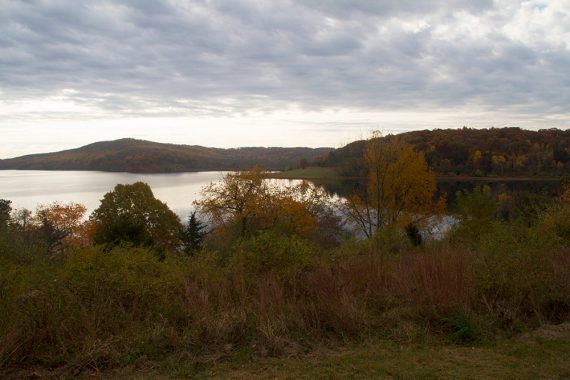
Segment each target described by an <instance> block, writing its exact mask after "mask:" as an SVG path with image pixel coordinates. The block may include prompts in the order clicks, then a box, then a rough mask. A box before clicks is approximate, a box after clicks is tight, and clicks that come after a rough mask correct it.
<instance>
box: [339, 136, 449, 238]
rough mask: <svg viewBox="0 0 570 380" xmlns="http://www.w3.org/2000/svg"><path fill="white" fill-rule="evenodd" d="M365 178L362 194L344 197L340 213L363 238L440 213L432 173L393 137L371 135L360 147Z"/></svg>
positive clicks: (417, 155)
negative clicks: (352, 224) (341, 212)
mask: <svg viewBox="0 0 570 380" xmlns="http://www.w3.org/2000/svg"><path fill="white" fill-rule="evenodd" d="M363 161H364V164H365V166H366V169H367V172H368V177H367V186H366V190H365V191H361V192H360V193H354V194H353V195H352V196H350V197H348V199H347V201H346V202H345V204H344V206H345V207H344V210H345V212H346V214H347V216H348V218H349V220H350V221H351V222H353V223H354V224H355V227H356V228H357V229H359V230H360V231H361V232H362V233H363V234H364V235H365V236H366V237H368V238H369V237H371V236H372V235H374V234H375V233H376V232H377V231H378V230H380V229H381V228H383V227H385V226H389V225H394V224H398V225H400V226H401V227H405V226H408V229H409V230H411V229H412V226H413V225H415V224H417V223H419V222H420V221H421V220H424V219H425V218H426V216H429V215H433V214H434V213H438V212H440V211H442V210H443V208H444V207H445V200H444V199H443V198H440V199H439V200H438V201H434V199H433V198H434V194H435V191H436V180H435V174H434V172H433V171H431V170H430V169H429V167H428V165H427V163H426V160H425V158H424V155H423V153H420V152H416V151H415V150H414V149H413V148H412V147H411V146H410V145H408V144H406V143H404V142H403V141H402V140H400V139H399V138H398V137H396V136H386V137H382V136H381V135H380V134H379V133H374V134H373V135H372V137H371V138H370V139H369V140H368V141H367V142H366V146H365V148H364V157H363Z"/></svg>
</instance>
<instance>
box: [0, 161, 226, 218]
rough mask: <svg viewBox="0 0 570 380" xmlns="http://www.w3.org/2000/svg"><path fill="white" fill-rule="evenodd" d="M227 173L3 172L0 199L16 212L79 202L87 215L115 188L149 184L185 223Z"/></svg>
mask: <svg viewBox="0 0 570 380" xmlns="http://www.w3.org/2000/svg"><path fill="white" fill-rule="evenodd" d="M223 175H224V173H223V172H198V173H175V174H135V173H107V172H90V171H40V170H0V199H8V200H10V201H12V208H13V209H21V208H27V209H29V210H31V211H33V210H35V208H36V206H38V205H39V204H49V203H52V202H54V201H59V202H62V203H68V202H77V203H81V204H83V205H85V206H86V207H87V215H89V214H90V213H91V212H92V211H93V210H94V209H96V208H97V207H98V206H99V203H100V201H101V199H102V198H103V195H105V193H107V192H109V191H112V190H113V188H114V187H115V185H117V184H119V183H122V184H130V183H134V182H137V181H142V182H146V183H148V184H149V185H150V187H151V188H152V191H153V193H154V196H155V197H156V198H158V199H160V200H161V201H163V202H165V203H166V204H167V205H168V207H169V208H170V209H171V210H173V211H174V212H176V213H177V214H178V215H179V216H180V217H181V218H182V219H183V220H184V219H186V217H187V216H188V215H189V214H190V212H191V210H192V201H194V200H195V199H197V198H199V196H200V190H201V189H202V187H204V186H205V185H207V184H209V183H210V182H212V181H217V180H220V179H221V178H222V176H223Z"/></svg>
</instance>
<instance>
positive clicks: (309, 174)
mask: <svg viewBox="0 0 570 380" xmlns="http://www.w3.org/2000/svg"><path fill="white" fill-rule="evenodd" d="M3 171H26V172H32V171H38V172H40V171H42V172H93V173H97V172H98V173H127V174H145V175H154V174H187V173H206V172H232V171H239V169H206V170H191V171H176V172H172V171H168V172H167V171H162V172H160V171H159V172H139V171H137V172H129V171H109V170H76V169H70V170H66V169H0V173H1V172H3ZM267 178H271V179H289V180H330V181H358V180H366V177H347V176H341V175H338V174H337V173H336V170H335V168H321V167H308V168H306V169H293V170H283V171H274V172H270V173H269V174H268V175H267ZM563 178H564V176H528V175H525V176H482V177H477V176H468V175H445V174H437V173H436V180H437V181H438V182H454V181H456V182H473V181H475V182H526V181H528V182H532V181H537V182H538V181H542V182H554V181H561V180H562V179H563Z"/></svg>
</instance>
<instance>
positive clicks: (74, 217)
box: [34, 202, 87, 251]
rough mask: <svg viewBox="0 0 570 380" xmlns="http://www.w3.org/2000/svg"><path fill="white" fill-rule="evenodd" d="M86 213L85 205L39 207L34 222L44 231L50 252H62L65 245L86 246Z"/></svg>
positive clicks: (54, 204) (70, 204)
mask: <svg viewBox="0 0 570 380" xmlns="http://www.w3.org/2000/svg"><path fill="white" fill-rule="evenodd" d="M86 211H87V208H86V207H85V206H84V205H82V204H79V203H73V202H71V203H68V204H62V203H59V202H53V203H51V204H49V205H40V206H38V208H37V209H36V215H35V218H34V222H35V224H36V225H38V226H39V228H40V230H41V231H42V233H43V235H44V238H45V240H46V241H47V243H48V247H49V249H50V251H54V250H62V249H63V247H64V245H68V246H70V245H75V246H82V245H83V246H84V245H85V239H84V236H83V234H84V232H85V229H84V226H83V224H84V223H85V221H84V220H83V218H84V216H85V212H86ZM82 241H83V244H82V243H81V242H82Z"/></svg>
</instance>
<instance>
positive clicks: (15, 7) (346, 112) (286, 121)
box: [0, 0, 570, 158]
mask: <svg viewBox="0 0 570 380" xmlns="http://www.w3.org/2000/svg"><path fill="white" fill-rule="evenodd" d="M463 125H466V126H469V127H476V128H482V127H491V126H496V127H502V126H519V127H522V128H529V129H540V128H553V127H557V128H563V129H565V128H568V127H570V0H550V1H548V0H546V1H511V0H497V1H492V0H480V1H477V0H448V1H432V0H416V1H401V0H385V1H380V0H378V1H374V0H328V1H326V0H304V1H303V0H282V1H281V0H279V1H278V0H227V1H223V0H219V1H217V0H196V1H181V0H180V1H177V0H154V1H150V0H148V1H147V0H129V1H98V0H89V1H76V0H68V1H65V0H42V1H40V0H38V1H34V0H18V1H17V0H0V136H1V141H2V143H1V144H0V158H6V157H12V156H16V155H21V154H27V153H36V152H45V151H53V150H59V149H64V148H73V147H77V146H79V145H84V144H87V143H90V142H94V141H100V140H110V139H116V138H121V137H135V138H142V139H147V140H153V141H161V142H175V143H180V144H199V145H206V146H217V147H236V146H339V145H342V144H345V143H348V142H350V141H352V140H354V139H357V138H361V137H363V136H366V135H367V134H368V133H369V132H370V131H372V130H375V129H379V130H382V131H384V132H385V133H397V132H402V131H409V130H415V129H426V128H428V129H432V128H458V127H461V126H463Z"/></svg>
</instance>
